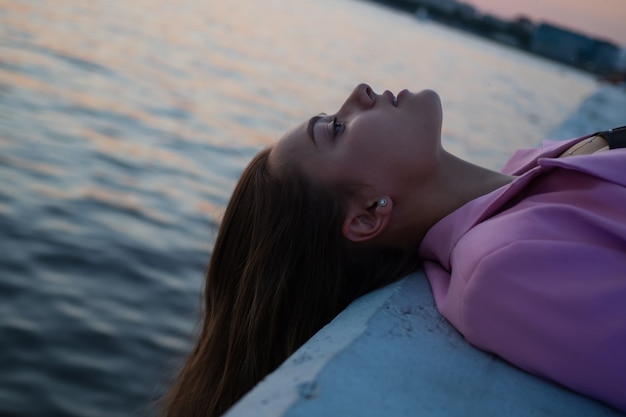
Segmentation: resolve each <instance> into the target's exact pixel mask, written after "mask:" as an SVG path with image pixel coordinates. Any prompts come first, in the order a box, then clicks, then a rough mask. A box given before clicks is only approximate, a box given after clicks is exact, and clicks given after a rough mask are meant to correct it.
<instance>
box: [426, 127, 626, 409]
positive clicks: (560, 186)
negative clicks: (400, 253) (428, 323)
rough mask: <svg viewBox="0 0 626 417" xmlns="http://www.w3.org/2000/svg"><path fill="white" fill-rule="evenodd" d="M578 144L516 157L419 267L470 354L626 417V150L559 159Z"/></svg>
mask: <svg viewBox="0 0 626 417" xmlns="http://www.w3.org/2000/svg"><path fill="white" fill-rule="evenodd" d="M580 139H581V138H577V139H573V140H571V141H559V142H551V141H545V142H544V143H543V145H542V147H541V148H538V149H532V150H521V151H518V152H516V153H515V154H514V155H513V157H512V158H511V159H510V160H509V161H508V163H507V164H506V166H505V168H504V169H503V172H504V173H506V174H510V175H516V176H518V177H517V178H516V179H515V180H514V181H513V182H512V183H510V184H508V185H506V186H504V187H501V188H499V189H497V190H495V191H493V192H491V193H489V194H487V195H484V196H482V197H480V198H477V199H476V200H473V201H471V202H469V203H468V204H466V205H464V206H462V207H461V208H459V209H458V210H456V211H454V212H453V213H451V214H450V215H448V216H446V217H445V218H443V219H442V220H440V221H439V222H438V223H437V224H435V225H434V226H433V227H432V228H431V229H430V230H429V231H428V233H427V234H426V236H425V238H424V240H423V242H422V244H421V247H420V256H421V257H422V258H423V259H424V269H425V272H426V274H427V276H428V279H429V281H430V284H431V287H432V290H433V293H434V297H435V301H436V303H437V307H438V309H439V311H440V312H441V314H442V315H443V316H444V317H446V318H447V319H448V320H449V321H450V322H451V323H452V324H453V325H454V326H455V327H456V328H457V329H458V330H459V331H460V332H461V333H462V334H463V335H464V336H465V338H466V339H467V340H468V341H469V342H470V343H472V344H473V345H475V346H477V347H478V348H480V349H484V350H487V351H490V352H493V353H495V354H497V355H499V356H501V357H502V358H504V359H506V360H508V361H509V362H511V363H513V364H515V365H517V366H518V367H520V368H522V369H525V370H527V371H529V372H531V373H534V374H536V375H540V376H542V377H546V378H549V379H551V380H554V381H557V382H559V383H561V384H563V385H565V386H567V387H569V388H571V389H573V390H575V391H578V392H580V393H584V394H586V395H589V396H592V397H594V398H597V399H600V400H602V401H605V402H607V403H609V404H612V405H613V406H615V407H617V408H618V409H620V410H622V411H626V148H625V149H613V150H610V151H605V152H599V153H597V154H591V155H583V156H573V157H568V158H555V157H556V156H558V155H559V154H560V153H561V152H563V151H564V150H565V149H567V148H568V147H570V146H571V145H572V144H573V143H575V142H576V141H578V140H580Z"/></svg>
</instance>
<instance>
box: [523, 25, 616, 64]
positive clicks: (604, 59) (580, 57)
mask: <svg viewBox="0 0 626 417" xmlns="http://www.w3.org/2000/svg"><path fill="white" fill-rule="evenodd" d="M530 50H531V51H532V52H534V53H536V54H538V55H542V56H545V57H547V58H550V59H554V60H556V61H560V62H563V63H566V64H570V65H574V66H577V67H580V68H583V69H585V70H588V71H593V72H597V73H602V74H605V73H610V72H612V71H614V70H615V68H616V65H617V57H618V53H619V48H618V47H617V45H615V44H612V43H610V42H606V41H602V40H598V39H593V38H590V37H588V36H585V35H582V34H580V33H576V32H572V31H570V30H567V29H564V28H560V27H558V26H554V25H551V24H548V23H542V24H540V25H539V27H537V29H536V30H535V33H534V34H533V37H532V41H531V46H530Z"/></svg>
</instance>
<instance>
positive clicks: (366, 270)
mask: <svg viewBox="0 0 626 417" xmlns="http://www.w3.org/2000/svg"><path fill="white" fill-rule="evenodd" d="M268 155H269V149H266V150H264V151H262V152H260V153H259V154H258V155H257V156H256V157H255V158H254V159H253V160H252V162H251V163H250V164H249V165H248V167H247V168H246V170H245V172H244V173H243V175H242V177H241V179H240V180H239V183H238V184H237V186H236V188H235V190H234V193H233V195H232V197H231V200H230V202H229V204H228V207H227V209H226V212H225V214H224V218H223V220H222V223H221V225H220V229H219V232H218V236H217V239H216V242H215V246H214V250H213V254H212V257H211V261H210V263H209V267H208V270H207V274H206V286H205V298H204V303H205V305H204V321H203V323H202V327H201V332H200V335H199V337H198V339H197V341H196V345H195V348H194V349H193V351H192V352H191V354H190V355H189V357H188V358H187V361H186V363H185V365H184V367H183V369H182V371H181V372H180V374H179V376H178V378H177V379H176V381H175V382H174V384H173V386H172V387H171V389H170V392H169V393H168V395H167V396H166V398H165V411H166V415H167V416H169V417H174V416H181V417H182V416H185V417H194V416H202V417H207V416H209V417H213V416H219V415H221V414H222V413H224V412H225V411H226V410H227V409H228V408H229V407H230V406H231V405H232V404H233V403H234V402H235V401H237V400H238V399H239V398H240V397H241V396H242V395H243V394H245V393H246V392H247V391H248V390H250V389H251V388H252V387H253V386H254V385H255V384H256V383H257V382H258V381H260V380H261V379H262V378H263V377H264V376H265V375H267V374H268V373H269V372H271V371H273V370H274V369H275V368H276V367H277V366H278V365H280V363H281V362H283V361H284V360H285V359H286V358H287V357H288V356H289V355H290V354H291V353H293V352H294V351H295V350H296V349H297V348H298V347H299V346H300V345H302V344H303V343H304V342H305V341H306V340H307V339H308V338H310V337H311V336H312V335H313V334H314V333H315V332H316V331H317V330H319V329H320V328H321V327H322V326H324V325H325V324H326V323H327V322H329V321H330V320H331V319H332V318H333V317H334V316H335V315H337V314H338V313H339V312H340V311H341V310H342V309H344V308H345V307H346V306H347V305H348V304H349V303H350V302H351V301H353V300H354V299H355V298H357V297H358V296H360V295H362V294H364V293H366V292H368V291H370V290H372V289H374V288H377V287H379V286H381V285H383V284H385V283H388V282H390V281H392V280H394V279H397V278H399V277H400V276H401V275H402V274H405V273H407V272H409V271H410V270H411V269H413V268H415V267H416V261H417V257H416V256H412V254H409V253H405V252H402V251H399V250H394V249H374V248H368V247H360V246H358V245H355V244H353V243H351V242H349V241H348V240H347V239H345V238H343V237H342V234H341V223H342V219H343V214H344V213H345V210H344V207H345V206H344V202H345V201H346V194H347V193H348V191H347V187H328V186H322V185H320V184H315V183H314V182H313V181H312V180H310V179H308V178H307V177H306V176H305V175H304V174H303V173H302V172H301V171H300V170H299V169H298V168H297V167H295V166H293V167H289V168H284V169H281V172H280V174H275V173H272V171H271V170H270V167H269V166H268Z"/></svg>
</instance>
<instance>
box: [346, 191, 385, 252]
mask: <svg viewBox="0 0 626 417" xmlns="http://www.w3.org/2000/svg"><path fill="white" fill-rule="evenodd" d="M384 198H385V199H386V200H387V205H386V206H384V207H383V206H380V205H379V204H378V201H379V200H374V201H372V200H370V201H366V202H357V201H354V200H353V201H352V202H351V203H350V205H349V207H348V211H347V213H346V218H345V220H344V222H343V227H342V232H343V235H344V236H345V237H346V238H347V239H349V240H351V241H353V242H365V241H368V240H371V239H373V238H375V237H376V236H378V235H379V234H380V233H381V232H382V231H383V230H385V228H386V227H387V224H388V223H389V219H390V218H391V211H392V209H393V202H392V201H391V198H389V197H388V196H384Z"/></svg>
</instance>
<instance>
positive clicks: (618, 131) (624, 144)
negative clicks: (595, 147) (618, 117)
mask: <svg viewBox="0 0 626 417" xmlns="http://www.w3.org/2000/svg"><path fill="white" fill-rule="evenodd" d="M596 135H597V136H602V137H603V138H604V139H606V141H607V142H608V143H609V149H617V148H626V126H622V127H617V128H615V129H609V130H605V131H604V132H599V133H596Z"/></svg>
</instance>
